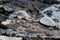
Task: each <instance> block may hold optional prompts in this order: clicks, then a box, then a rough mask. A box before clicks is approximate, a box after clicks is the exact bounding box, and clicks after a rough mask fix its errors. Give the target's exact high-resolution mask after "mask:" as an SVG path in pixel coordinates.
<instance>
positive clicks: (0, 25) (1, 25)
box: [0, 24, 8, 29]
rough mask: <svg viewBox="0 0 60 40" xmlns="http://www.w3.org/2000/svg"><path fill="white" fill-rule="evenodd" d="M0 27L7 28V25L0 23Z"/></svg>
mask: <svg viewBox="0 0 60 40" xmlns="http://www.w3.org/2000/svg"><path fill="white" fill-rule="evenodd" d="M0 29H8V27H7V26H5V25H3V24H0Z"/></svg>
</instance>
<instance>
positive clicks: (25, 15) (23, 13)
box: [9, 10, 31, 19]
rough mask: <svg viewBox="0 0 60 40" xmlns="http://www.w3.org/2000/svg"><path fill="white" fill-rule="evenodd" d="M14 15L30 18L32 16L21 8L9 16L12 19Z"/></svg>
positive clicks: (19, 17)
mask: <svg viewBox="0 0 60 40" xmlns="http://www.w3.org/2000/svg"><path fill="white" fill-rule="evenodd" d="M14 17H17V18H18V19H21V18H25V19H29V18H31V17H30V15H28V13H27V12H25V11H23V10H20V11H15V12H14V13H13V14H11V15H10V16H9V18H10V19H14Z"/></svg>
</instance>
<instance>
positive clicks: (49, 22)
mask: <svg viewBox="0 0 60 40" xmlns="http://www.w3.org/2000/svg"><path fill="white" fill-rule="evenodd" d="M40 22H41V23H42V24H44V25H47V26H55V22H54V21H53V20H52V19H51V18H49V17H43V18H41V19H40Z"/></svg>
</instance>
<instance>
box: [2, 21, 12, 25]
mask: <svg viewBox="0 0 60 40" xmlns="http://www.w3.org/2000/svg"><path fill="white" fill-rule="evenodd" d="M11 21H12V20H6V21H3V22H2V23H1V24H4V25H7V24H11Z"/></svg>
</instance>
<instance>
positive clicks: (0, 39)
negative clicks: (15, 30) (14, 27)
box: [0, 36, 22, 40]
mask: <svg viewBox="0 0 60 40" xmlns="http://www.w3.org/2000/svg"><path fill="white" fill-rule="evenodd" d="M0 40H22V37H19V38H17V37H6V36H0Z"/></svg>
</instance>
